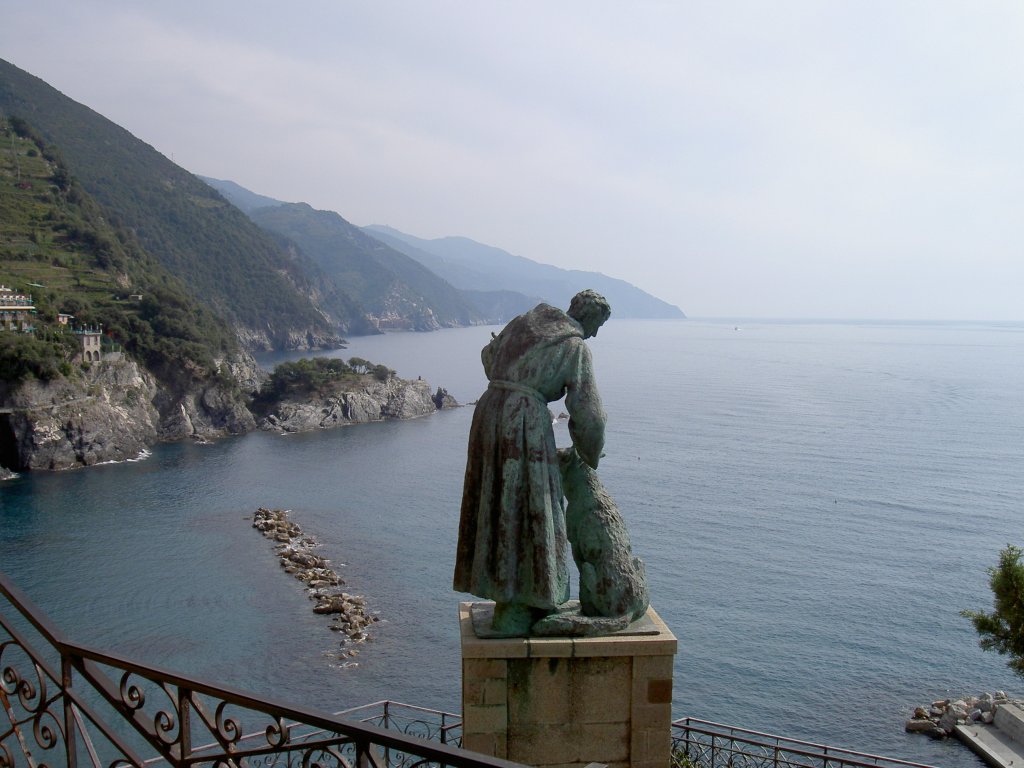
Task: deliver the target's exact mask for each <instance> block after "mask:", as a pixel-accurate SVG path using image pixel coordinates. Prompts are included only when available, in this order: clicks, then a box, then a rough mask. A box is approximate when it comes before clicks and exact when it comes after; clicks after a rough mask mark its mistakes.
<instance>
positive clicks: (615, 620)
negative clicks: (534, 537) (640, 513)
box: [531, 448, 650, 636]
mask: <svg viewBox="0 0 1024 768" xmlns="http://www.w3.org/2000/svg"><path fill="white" fill-rule="evenodd" d="M558 459H559V469H560V470H561V474H562V490H563V492H564V493H565V497H566V500H567V502H568V505H567V506H566V511H565V527H566V534H567V538H568V539H569V545H570V546H571V547H572V556H573V560H575V561H576V567H577V568H578V569H579V572H580V610H579V612H578V613H577V612H575V611H559V612H557V613H554V614H551V615H550V616H546V617H544V618H543V619H541V620H540V621H538V622H536V623H535V624H534V625H533V627H532V630H531V634H535V635H547V636H556V635H562V636H565V635H601V634H607V633H609V632H616V631H619V630H621V629H625V628H626V627H627V626H629V625H630V624H631V623H632V622H633V621H635V620H636V619H638V618H640V617H641V616H643V615H644V614H645V613H646V612H647V606H648V603H649V599H650V598H649V593H648V589H647V576H646V574H645V571H644V564H643V561H642V560H640V559H639V558H637V557H634V556H633V550H632V547H631V546H630V542H629V534H628V533H627V532H626V526H625V524H624V523H623V520H622V515H621V514H620V513H619V510H618V507H616V505H615V502H614V501H613V500H612V498H611V496H609V495H608V493H607V491H605V489H604V486H603V485H602V484H601V480H600V479H599V478H598V476H597V472H595V471H594V470H593V469H591V468H590V467H589V466H587V465H586V464H585V463H584V462H583V460H582V459H580V457H579V456H578V455H577V454H576V450H575V449H574V448H564V449H562V450H560V451H559V452H558Z"/></svg>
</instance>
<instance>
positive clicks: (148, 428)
mask: <svg viewBox="0 0 1024 768" xmlns="http://www.w3.org/2000/svg"><path fill="white" fill-rule="evenodd" d="M219 365H220V367H221V370H222V371H223V374H224V375H223V376H222V377H221V378H220V379H216V380H212V381H209V380H208V381H198V380H195V379H192V378H190V377H189V375H188V372H187V371H183V372H182V373H181V376H180V377H179V378H178V380H177V382H175V381H174V380H169V379H168V377H167V376H164V377H162V378H161V379H157V378H156V377H155V376H154V375H153V374H152V373H151V372H149V371H147V370H146V369H144V368H141V367H140V366H139V365H137V364H136V363H134V362H132V361H129V360H114V361H104V362H102V363H98V364H95V365H92V366H90V367H88V368H86V369H83V370H79V371H76V373H75V374H74V375H72V376H70V377H59V378H56V379H53V380H52V381H48V382H46V381H40V380H38V379H28V380H26V381H23V382H21V383H19V384H10V383H3V382H0V480H3V479H7V478H9V477H11V476H12V475H11V473H10V472H7V471H3V468H6V469H7V470H14V471H23V470H60V469H73V468H76V467H85V466H91V465H93V464H101V463H105V462H112V461H127V460H130V459H134V458H137V457H138V456H140V455H143V454H144V453H145V452H146V450H147V449H149V448H151V447H152V446H153V445H154V444H155V443H157V442H160V441H173V440H182V439H189V438H191V439H194V440H208V439H213V438H218V437H225V436H229V435H239V434H244V433H246V432H249V431H251V430H253V429H255V428H257V427H258V428H260V429H265V430H276V431H281V432H303V431H309V430H314V429H327V428H330V427H339V426H344V425H347V424H359V423H365V422H371V421H384V420H388V419H414V418H419V417H420V416H427V415H429V414H431V413H433V412H434V411H435V410H438V409H442V408H453V407H457V406H458V403H456V402H455V400H454V398H452V397H451V396H450V395H448V393H447V392H445V391H444V390H443V389H440V388H439V389H438V390H437V391H436V392H435V393H431V390H430V385H429V384H427V382H425V381H420V380H417V381H406V380H404V379H399V378H396V377H389V378H388V379H387V380H386V381H379V380H377V379H375V378H373V377H372V376H363V377H361V379H360V380H359V381H358V382H353V383H351V384H349V385H348V386H346V387H345V388H343V389H341V390H339V391H335V392H332V393H331V394H316V395H310V394H306V395H301V394H295V395H292V396H289V397H287V398H285V399H282V400H280V401H279V402H277V403H275V404H274V406H273V408H272V409H270V410H269V411H268V412H266V413H264V414H262V415H261V416H260V417H257V416H254V414H253V412H252V411H251V410H250V409H249V406H248V403H247V402H246V399H245V397H244V395H243V394H242V392H241V391H240V390H239V388H238V387H237V385H236V384H235V383H234V382H236V381H244V382H247V384H248V385H249V388H250V391H255V390H256V389H258V387H259V384H260V382H261V381H262V380H264V379H265V378H266V374H265V373H263V372H262V371H261V370H260V369H259V368H258V367H257V366H256V364H255V363H254V362H253V361H252V360H251V358H248V357H242V358H238V359H232V360H223V361H219Z"/></svg>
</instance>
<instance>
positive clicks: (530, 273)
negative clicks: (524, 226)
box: [363, 225, 686, 319]
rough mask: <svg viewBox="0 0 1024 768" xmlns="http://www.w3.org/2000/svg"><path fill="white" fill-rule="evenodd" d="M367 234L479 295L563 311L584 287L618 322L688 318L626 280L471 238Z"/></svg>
mask: <svg viewBox="0 0 1024 768" xmlns="http://www.w3.org/2000/svg"><path fill="white" fill-rule="evenodd" d="M363 231H364V232H366V233H368V234H370V235H372V236H373V237H375V238H377V239H379V240H381V241H382V242H385V243H387V244H388V245H390V246H391V247H392V248H395V249H396V250H400V251H402V252H403V253H405V254H406V255H408V256H409V257H410V258H413V259H416V260H417V261H419V262H420V263H421V264H423V265H424V266H425V267H427V268H428V269H430V270H431V271H432V272H435V273H436V274H438V275H440V276H441V277H443V278H444V279H445V280H447V281H448V282H449V283H451V284H452V285H454V286H455V287H456V288H461V289H463V290H473V291H495V290H506V291H515V292H517V293H520V294H523V295H525V296H537V297H540V299H542V300H543V301H547V302H548V303H550V304H554V305H555V306H558V307H567V306H569V300H570V299H571V298H572V297H573V296H574V295H575V294H576V293H577V292H579V291H580V290H582V289H584V288H593V289H594V290H595V291H597V292H598V293H601V294H603V295H604V297H605V298H607V299H608V301H609V303H610V304H611V306H612V316H613V317H618V318H658V319H661V318H684V317H686V315H685V314H683V312H682V310H681V309H679V307H676V306H674V305H672V304H669V303H667V302H664V301H662V300H661V299H658V298H656V297H654V296H651V295H650V294H649V293H646V292H644V291H642V290H640V289H639V288H637V287H636V286H634V285H630V284H629V283H627V282H625V281H624V280H618V279H616V278H614V277H608V276H607V275H603V274H601V273H600V272H585V271H581V270H566V269H560V268H558V267H554V266H551V265H549V264H540V263H538V262H536V261H532V260H530V259H527V258H524V257H522V256H515V255H513V254H511V253H509V252H508V251H503V250H501V249H500V248H495V247H493V246H490V245H484V244H482V243H478V242H475V241H473V240H470V239H469V238H466V237H442V238H438V239H436V240H424V239H423V238H419V237H415V236H413V235H408V234H405V233H404V232H400V231H398V230H397V229H393V228H391V227H386V226H381V225H370V226H367V227H363Z"/></svg>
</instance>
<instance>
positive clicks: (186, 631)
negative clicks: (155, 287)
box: [0, 320, 1024, 766]
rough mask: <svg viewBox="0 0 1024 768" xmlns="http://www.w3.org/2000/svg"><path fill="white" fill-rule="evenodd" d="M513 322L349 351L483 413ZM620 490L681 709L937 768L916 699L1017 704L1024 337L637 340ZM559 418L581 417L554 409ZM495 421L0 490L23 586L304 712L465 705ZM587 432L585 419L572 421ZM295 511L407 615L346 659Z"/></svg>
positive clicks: (216, 447) (621, 437) (145, 647)
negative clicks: (481, 511)
mask: <svg viewBox="0 0 1024 768" xmlns="http://www.w3.org/2000/svg"><path fill="white" fill-rule="evenodd" d="M491 330H494V329H491V328H470V329H459V330H452V331H442V332H438V333H433V334H390V335H387V336H383V337H373V338H360V339H353V340H352V343H351V345H350V347H349V349H347V350H344V351H343V352H342V353H341V355H342V356H344V357H350V356H353V355H355V356H360V357H365V358H367V359H370V360H374V361H379V362H386V363H387V364H388V365H390V366H391V367H393V368H396V369H397V370H398V372H399V374H400V375H403V376H407V377H416V376H422V377H423V378H425V379H427V380H428V381H430V382H431V383H432V384H433V385H441V386H444V387H446V388H448V390H449V391H450V392H451V393H452V394H453V395H455V396H456V398H458V399H459V400H460V401H461V402H470V401H472V400H475V399H476V397H477V396H478V395H479V394H480V392H481V391H482V390H483V387H484V384H485V382H484V378H483V374H482V371H481V370H480V364H479V350H480V348H481V347H482V346H483V345H484V343H485V342H486V340H487V339H488V337H489V333H490V331H491ZM590 345H591V349H592V351H593V354H594V361H595V366H596V369H597V376H598V380H599V383H600V388H601V392H602V395H603V397H604V400H605V406H606V409H607V411H608V413H609V425H608V434H607V448H606V454H607V455H606V458H605V459H604V460H603V461H602V465H601V474H602V477H603V479H604V482H605V485H606V487H607V488H608V490H609V492H610V493H612V495H613V496H614V497H615V498H616V500H617V501H618V504H619V507H620V509H621V511H622V513H623V515H624V516H625V518H626V520H627V524H628V526H629V529H630V532H631V536H632V540H633V548H634V551H635V552H636V553H637V554H638V555H639V556H640V557H642V558H643V559H644V560H645V561H646V563H647V571H648V575H649V579H650V581H651V591H652V595H653V600H652V602H653V605H654V607H655V609H656V610H657V611H658V612H659V613H660V614H661V615H662V617H663V618H664V619H665V620H666V621H667V622H668V624H669V626H670V627H671V628H672V629H673V631H674V632H675V633H676V635H677V636H678V638H679V654H678V656H677V660H676V684H675V701H674V710H675V713H676V714H677V715H679V716H683V715H694V716H697V717H703V718H707V719H712V720H717V721H720V722H725V723H729V724H736V725H742V726H745V727H750V728H755V729H758V730H764V731H770V732H775V733H781V734H784V735H788V736H792V737H796V738H805V739H810V740H814V741H819V742H825V743H831V744H836V745H839V746H845V747H849V748H854V749H860V750H864V751H869V752H875V753H881V754H889V755H893V756H898V757H904V758H908V759H914V760H921V761H925V762H932V763H935V764H938V765H949V766H975V765H978V764H979V763H978V762H977V761H976V759H975V758H974V757H973V756H971V755H970V754H969V753H968V752H967V751H966V749H965V748H963V747H961V746H960V745H959V744H956V743H947V744H938V743H935V742H931V741H930V740H928V739H926V738H924V737H914V736H908V735H906V734H904V733H903V722H904V719H905V718H906V717H907V716H908V715H909V712H910V711H911V710H912V708H913V707H914V706H916V705H918V704H922V703H926V702H930V701H931V700H932V699H935V698H944V697H946V696H949V695H960V694H963V693H975V692H981V691H985V690H994V689H997V688H1002V689H1006V690H1008V691H1010V692H1011V693H1014V692H1015V690H1019V689H1020V688H1022V687H1024V686H1020V685H1019V684H1018V683H1017V682H1016V681H1015V680H1014V678H1013V676H1012V675H1011V674H1010V672H1009V670H1008V669H1006V667H1005V666H1004V663H1003V660H1002V659H1001V658H999V657H998V656H995V655H991V654H985V653H983V652H982V651H981V650H979V649H978V647H977V643H976V639H975V636H974V635H973V630H972V629H971V627H970V625H969V623H968V622H967V621H965V620H964V619H962V618H960V617H959V616H958V612H959V611H960V610H961V609H963V608H985V607H988V606H989V605H990V601H991V598H990V593H989V591H988V586H987V574H986V572H985V568H986V567H987V566H989V565H992V564H994V563H995V562H996V559H997V556H998V552H999V550H1000V548H1002V547H1003V546H1005V545H1006V544H1007V543H1011V542H1012V543H1017V544H1020V543H1022V542H1024V528H1022V526H1021V524H1020V523H1021V519H1022V514H1024V510H1022V507H1021V499H1022V498H1024V448H1022V441H1024V407H1022V406H1024V401H1022V394H1021V393H1022V392H1024V324H1003V325H984V324H971V325H968V324H960V325H951V324H916V325H908V324H869V323H848V324H835V323H833V324H827V323H797V322H792V323H781V322H771V323H768V322H754V321H744V322H740V323H739V324H737V323H735V322H728V323H725V322H701V321H692V320H691V321H683V322H674V321H664V322H653V321H652V322H647V321H618V322H616V321H612V322H611V323H609V324H608V325H607V326H606V327H605V328H603V329H602V330H601V333H600V334H599V336H598V337H597V338H596V339H593V340H591V342H590ZM555 409H556V411H557V410H558V406H555ZM471 416H472V409H471V408H469V407H467V408H461V409H457V410H454V411H449V412H444V413H438V414H436V415H434V416H431V417H429V418H425V419H420V420H416V421H410V422H402V423H388V424H374V425H363V426H357V427H351V428H345V429H339V430H332V431H326V432H319V433H315V434H304V435H291V436H281V435H272V434H265V433H259V434H252V435H248V436H245V437H242V438H234V439H227V440H223V441H220V442H217V443H214V444H210V445H192V444H179V445H166V446H160V447H159V448H157V449H156V450H155V451H154V452H153V455H152V456H151V457H150V458H148V459H147V460H145V461H142V462H138V463H133V464H122V465H110V466H103V467H94V468H90V469H87V470H82V471H75V472H67V473H58V474H39V475H24V476H22V477H20V478H18V479H16V480H13V481H10V482H7V483H4V484H2V485H0V569H3V570H4V571H5V572H7V573H8V574H9V575H10V576H12V577H13V578H14V579H15V580H16V582H17V583H19V584H20V585H21V586H22V588H23V589H25V590H26V591H27V592H28V593H29V595H30V596H31V597H32V598H33V599H34V600H35V601H36V602H37V603H38V604H39V605H40V606H41V607H42V608H43V609H44V610H45V611H47V612H48V613H49V614H50V616H51V618H52V619H53V620H54V621H55V622H56V623H57V624H58V625H59V626H61V627H63V628H64V629H65V630H66V631H67V633H68V634H69V635H70V636H72V637H73V638H74V639H76V640H78V641H80V642H88V643H93V644H97V645H101V646H105V647H109V648H112V649H115V650H117V651H119V652H121V653H125V654H130V655H133V656H135V657H138V658H139V659H141V660H143V661H146V662H149V663H152V664H156V665H159V666H163V667H168V668H171V669H175V670H180V671H183V672H185V673H188V674H194V675H199V676H204V677H209V678H213V679H215V680H219V681H223V682H225V683H227V684H230V685H232V686H236V687H241V688H246V689H251V690H254V691H256V692H259V693H264V694H270V695H273V696H275V697H277V698H282V699H285V700H290V701H295V702H299V703H302V704H306V705H313V706H317V707H323V708H326V709H330V710H337V709H341V708H344V707H348V706H353V705H356V704H362V703H367V702H370V701H374V700H378V699H382V698H394V699H398V700H401V701H406V702H409V703H413V704H419V705H423V706H429V707H437V708H443V709H448V710H450V711H457V710H458V708H459V679H460V662H459V651H458V633H457V626H456V605H457V602H458V600H459V599H460V598H462V597H464V596H460V595H457V594H455V593H453V592H452V591H451V589H450V583H451V570H452V562H453V556H454V548H455V533H456V528H457V524H458V508H459V498H460V494H461V480H462V471H463V468H464V463H465V445H466V436H467V434H468V430H469V422H470V419H471ZM556 430H557V432H558V435H559V440H560V442H562V443H566V442H567V435H566V434H565V428H564V426H561V427H556ZM258 506H269V507H282V508H287V509H291V510H293V517H294V519H295V520H296V521H298V522H299V523H300V525H302V526H303V528H305V529H306V530H307V531H309V532H310V533H313V534H315V535H316V536H318V537H319V538H320V540H321V541H322V542H323V548H322V551H323V553H324V554H325V555H327V556H328V557H330V558H332V559H333V560H334V561H335V564H336V565H339V564H342V563H343V564H344V565H339V567H338V570H339V571H340V572H341V574H342V575H343V577H344V578H346V580H347V582H348V585H347V587H346V588H347V589H348V590H349V591H351V592H356V593H359V594H363V595H365V596H366V598H367V600H368V602H369V604H370V606H371V607H372V608H373V609H375V610H378V611H380V614H381V616H382V617H383V618H384V621H383V622H382V623H381V624H379V625H378V626H377V627H376V628H375V630H374V632H373V634H374V640H373V641H372V642H370V643H367V644H365V645H363V646H362V647H361V653H360V655H359V656H358V657H356V658H355V659H354V661H357V662H358V665H357V666H353V667H349V668H339V666H338V665H337V664H336V663H335V662H333V661H332V660H331V659H330V658H329V657H328V656H327V655H326V654H325V652H327V651H329V650H331V649H333V648H334V647H335V645H334V643H335V641H336V638H335V636H334V635H333V634H332V633H331V632H330V631H329V630H328V629H327V622H326V621H324V620H323V619H322V618H321V617H317V616H315V615H314V614H313V613H312V612H311V610H310V604H309V602H308V601H307V600H306V598H305V596H304V594H303V592H302V590H301V585H300V584H299V583H298V582H297V581H295V580H293V579H291V578H290V577H288V576H286V575H285V574H284V573H283V572H282V571H281V570H280V569H279V568H278V566H277V564H276V560H275V558H274V557H273V554H272V548H271V546H270V544H269V542H267V541H266V540H265V539H264V538H263V537H262V536H260V535H259V534H257V533H256V532H255V531H254V530H253V529H252V528H251V527H250V521H249V519H248V518H249V517H250V516H251V515H252V513H253V511H254V510H255V509H256V507H258Z"/></svg>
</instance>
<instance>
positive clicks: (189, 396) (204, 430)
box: [158, 383, 256, 440]
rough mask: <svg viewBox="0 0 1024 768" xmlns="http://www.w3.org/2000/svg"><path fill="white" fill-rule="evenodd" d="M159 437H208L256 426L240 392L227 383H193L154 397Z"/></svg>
mask: <svg viewBox="0 0 1024 768" xmlns="http://www.w3.org/2000/svg"><path fill="white" fill-rule="evenodd" d="M158 403H159V404H160V405H161V406H162V407H161V408H160V412H161V414H160V415H161V418H160V439H161V440H183V439H185V438H193V439H196V440H208V439H211V438H216V437H225V436H227V435H240V434H244V433H245V432H249V431H250V430H252V429H254V428H255V427H256V419H255V418H254V417H253V415H252V413H250V412H249V409H248V408H246V406H245V403H244V401H243V399H242V397H241V395H240V393H239V392H238V391H237V390H236V389H235V388H233V387H231V386H230V385H224V384H221V383H213V384H209V385H196V388H195V389H188V390H185V391H184V392H181V391H178V392H164V393H161V397H160V398H158Z"/></svg>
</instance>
